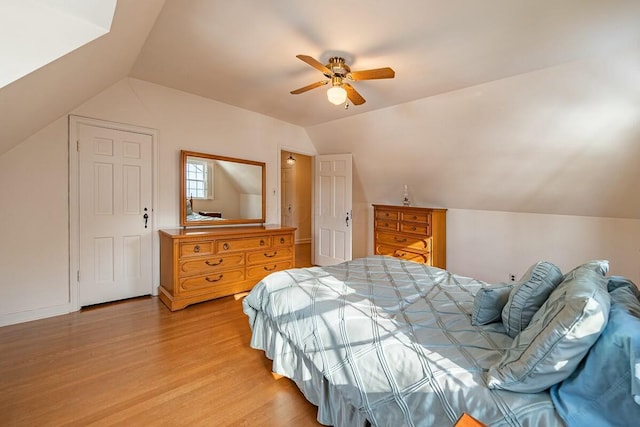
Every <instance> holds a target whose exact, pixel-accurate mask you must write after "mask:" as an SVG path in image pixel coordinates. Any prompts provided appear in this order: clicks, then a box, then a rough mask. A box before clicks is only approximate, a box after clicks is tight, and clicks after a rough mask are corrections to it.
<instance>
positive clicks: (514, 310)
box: [502, 261, 564, 338]
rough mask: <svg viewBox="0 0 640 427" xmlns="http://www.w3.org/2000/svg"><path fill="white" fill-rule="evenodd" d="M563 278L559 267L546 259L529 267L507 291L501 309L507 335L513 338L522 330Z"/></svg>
mask: <svg viewBox="0 0 640 427" xmlns="http://www.w3.org/2000/svg"><path fill="white" fill-rule="evenodd" d="M563 279H564V276H563V275H562V272H561V271H560V269H559V268H558V267H556V266H555V265H553V264H552V263H550V262H548V261H541V262H538V263H536V264H533V265H532V266H531V267H529V270H527V272H526V273H524V275H523V276H522V277H521V278H520V280H518V282H517V283H516V284H515V286H514V287H513V289H512V290H511V292H510V293H509V299H508V300H507V303H506V304H504V308H503V309H502V323H503V324H504V329H505V330H506V331H507V335H509V336H510V337H511V338H515V337H516V336H517V335H518V334H519V333H520V332H521V331H523V330H524V329H525V328H526V327H527V326H528V325H529V322H531V319H532V318H533V315H534V314H536V312H537V311H538V309H539V308H540V307H541V306H542V304H544V302H545V301H546V300H547V298H548V297H549V295H550V294H551V292H552V291H553V290H554V289H555V288H556V287H557V286H558V285H559V284H560V283H561V282H562V280H563Z"/></svg>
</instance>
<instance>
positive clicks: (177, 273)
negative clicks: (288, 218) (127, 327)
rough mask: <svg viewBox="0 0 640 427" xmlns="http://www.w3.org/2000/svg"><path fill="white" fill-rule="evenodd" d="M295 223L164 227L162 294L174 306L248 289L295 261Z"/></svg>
mask: <svg viewBox="0 0 640 427" xmlns="http://www.w3.org/2000/svg"><path fill="white" fill-rule="evenodd" d="M295 230H296V229H295V228H294V227H280V226H268V225H266V226H253V227H252V226H247V227H220V228H192V229H182V228H180V229H171V230H160V287H159V292H158V293H159V296H160V299H161V300H162V302H163V303H165V304H166V306H167V307H169V308H170V309H171V310H172V311H175V310H180V309H182V308H185V307H186V306H187V305H189V304H194V303H197V302H201V301H206V300H210V299H213V298H219V297H223V296H227V295H233V294H235V293H238V292H242V291H247V290H250V289H251V288H253V286H254V285H255V284H256V283H258V282H259V281H260V279H262V278H263V277H265V276H266V275H268V274H269V273H271V272H274V271H278V270H285V269H288V268H293V267H294V266H295V246H294V232H295Z"/></svg>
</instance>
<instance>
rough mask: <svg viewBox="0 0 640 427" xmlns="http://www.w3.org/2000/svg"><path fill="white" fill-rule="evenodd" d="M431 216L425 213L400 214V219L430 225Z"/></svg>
mask: <svg viewBox="0 0 640 427" xmlns="http://www.w3.org/2000/svg"><path fill="white" fill-rule="evenodd" d="M430 218H431V214H429V213H427V212H402V213H401V215H400V219H401V220H402V221H411V222H421V223H423V224H428V223H430V222H431V221H430Z"/></svg>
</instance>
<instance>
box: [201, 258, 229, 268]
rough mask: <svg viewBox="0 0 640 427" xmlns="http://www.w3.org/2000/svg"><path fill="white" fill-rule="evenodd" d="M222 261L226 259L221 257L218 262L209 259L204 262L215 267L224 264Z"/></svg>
mask: <svg viewBox="0 0 640 427" xmlns="http://www.w3.org/2000/svg"><path fill="white" fill-rule="evenodd" d="M222 261H224V259H222V258H220V261H218V262H211V261H209V260H206V261H205V262H204V263H205V264H207V265H208V266H209V267H215V266H216V265H220V264H222Z"/></svg>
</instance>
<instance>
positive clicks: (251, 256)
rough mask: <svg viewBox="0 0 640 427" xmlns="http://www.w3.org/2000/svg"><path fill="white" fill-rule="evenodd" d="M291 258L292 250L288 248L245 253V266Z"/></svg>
mask: <svg viewBox="0 0 640 427" xmlns="http://www.w3.org/2000/svg"><path fill="white" fill-rule="evenodd" d="M292 257H293V249H292V248H291V247H290V246H289V247H284V246H283V247H278V248H274V249H270V250H265V251H256V252H249V253H247V265H254V264H262V263H265V262H272V261H277V260H281V259H290V258H292Z"/></svg>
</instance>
